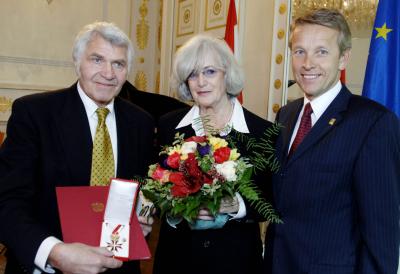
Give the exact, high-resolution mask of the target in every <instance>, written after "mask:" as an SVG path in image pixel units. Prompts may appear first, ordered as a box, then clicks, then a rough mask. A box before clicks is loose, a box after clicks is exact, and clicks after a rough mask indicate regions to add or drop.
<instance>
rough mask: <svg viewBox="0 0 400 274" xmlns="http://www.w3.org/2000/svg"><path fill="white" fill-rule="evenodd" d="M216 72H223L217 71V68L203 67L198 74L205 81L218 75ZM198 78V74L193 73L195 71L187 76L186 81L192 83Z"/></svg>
mask: <svg viewBox="0 0 400 274" xmlns="http://www.w3.org/2000/svg"><path fill="white" fill-rule="evenodd" d="M218 71H222V72H223V70H222V69H219V68H215V67H205V68H203V69H202V70H201V71H200V73H201V74H202V75H203V76H204V77H206V78H207V79H211V78H214V77H215V76H216V75H217V74H218ZM198 77H199V73H198V72H195V71H192V73H190V74H189V76H188V78H187V80H188V81H194V80H197V78H198Z"/></svg>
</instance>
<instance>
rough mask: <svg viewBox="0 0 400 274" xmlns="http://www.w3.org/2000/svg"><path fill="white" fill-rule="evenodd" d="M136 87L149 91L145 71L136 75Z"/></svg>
mask: <svg viewBox="0 0 400 274" xmlns="http://www.w3.org/2000/svg"><path fill="white" fill-rule="evenodd" d="M135 87H136V88H137V89H139V90H147V77H146V74H145V73H144V71H141V70H139V71H138V72H137V73H136V76H135Z"/></svg>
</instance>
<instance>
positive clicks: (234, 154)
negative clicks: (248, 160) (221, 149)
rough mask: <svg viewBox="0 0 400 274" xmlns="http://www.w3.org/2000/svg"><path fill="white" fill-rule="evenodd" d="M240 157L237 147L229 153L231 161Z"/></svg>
mask: <svg viewBox="0 0 400 274" xmlns="http://www.w3.org/2000/svg"><path fill="white" fill-rule="evenodd" d="M239 157H240V153H239V152H238V151H237V149H236V148H234V149H232V150H231V154H229V160H231V161H235V160H237V159H239Z"/></svg>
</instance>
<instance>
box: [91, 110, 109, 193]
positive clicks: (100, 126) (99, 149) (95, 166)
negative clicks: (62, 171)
mask: <svg viewBox="0 0 400 274" xmlns="http://www.w3.org/2000/svg"><path fill="white" fill-rule="evenodd" d="M96 113H97V118H98V122H97V128H96V135H95V137H94V141H93V151H92V172H91V175H90V185H91V186H104V185H108V184H109V182H110V178H112V177H114V174H115V172H114V170H115V167H114V155H113V150H112V144H111V139H110V135H109V134H108V129H107V125H106V117H107V115H108V113H109V110H108V108H104V107H102V108H98V109H97V110H96Z"/></svg>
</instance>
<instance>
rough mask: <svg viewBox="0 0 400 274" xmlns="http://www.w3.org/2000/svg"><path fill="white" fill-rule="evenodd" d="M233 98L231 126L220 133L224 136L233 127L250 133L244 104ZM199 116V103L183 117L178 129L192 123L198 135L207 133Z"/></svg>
mask: <svg viewBox="0 0 400 274" xmlns="http://www.w3.org/2000/svg"><path fill="white" fill-rule="evenodd" d="M231 100H232V104H233V112H232V117H231V119H230V121H229V123H228V125H229V126H228V127H227V128H226V130H225V131H222V132H221V133H220V134H221V135H223V136H224V135H228V134H229V133H230V132H231V129H232V128H233V129H235V130H236V131H238V132H241V133H249V132H250V131H249V128H248V127H247V124H246V119H245V118H244V111H243V107H242V105H241V104H240V102H239V101H238V100H237V99H236V98H233V99H231ZM199 118H200V109H199V107H198V106H197V105H194V106H193V107H192V108H191V109H190V111H189V112H188V113H187V114H186V115H185V117H183V119H182V120H181V121H180V122H179V124H178V125H177V127H176V129H179V128H182V127H185V126H188V125H192V128H193V130H194V131H195V133H196V135H197V136H203V135H205V134H204V130H203V126H202V124H201V123H198V122H196V121H199Z"/></svg>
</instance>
